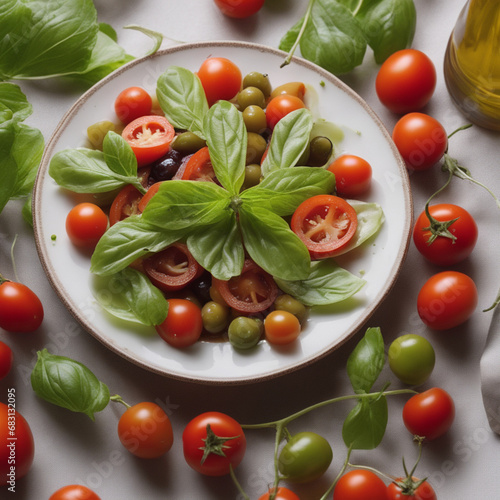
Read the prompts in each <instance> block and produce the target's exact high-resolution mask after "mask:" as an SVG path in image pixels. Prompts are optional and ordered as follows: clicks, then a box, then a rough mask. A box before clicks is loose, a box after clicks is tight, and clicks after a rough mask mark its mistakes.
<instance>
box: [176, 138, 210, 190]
mask: <svg viewBox="0 0 500 500" xmlns="http://www.w3.org/2000/svg"><path fill="white" fill-rule="evenodd" d="M182 180H185V181H208V182H215V172H214V167H212V162H211V161H210V153H209V152H208V146H205V147H204V148H201V149H200V150H198V151H197V152H196V153H194V154H193V156H191V158H189V161H188V162H187V163H186V168H185V169H184V172H183V174H182Z"/></svg>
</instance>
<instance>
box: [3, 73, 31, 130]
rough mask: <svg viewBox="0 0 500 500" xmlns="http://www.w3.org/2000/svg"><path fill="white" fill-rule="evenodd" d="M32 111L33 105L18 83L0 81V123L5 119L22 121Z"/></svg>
mask: <svg viewBox="0 0 500 500" xmlns="http://www.w3.org/2000/svg"><path fill="white" fill-rule="evenodd" d="M32 112H33V107H32V106H31V104H30V103H29V102H28V99H27V98H26V96H25V95H24V94H23V92H22V91H21V89H20V87H19V86H18V85H14V84H13V83H6V82H3V83H0V123H3V122H5V121H7V120H10V119H12V120H19V121H23V120H25V119H26V118H28V116H30V115H31V113H32Z"/></svg>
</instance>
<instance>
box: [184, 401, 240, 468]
mask: <svg viewBox="0 0 500 500" xmlns="http://www.w3.org/2000/svg"><path fill="white" fill-rule="evenodd" d="M207 424H210V428H211V429H212V431H213V432H214V434H216V435H217V436H219V437H223V438H229V437H230V438H234V439H228V440H227V441H226V442H225V445H226V446H227V448H225V449H224V453H225V455H226V456H225V457H222V456H219V455H216V454H214V453H210V454H209V455H208V456H207V457H206V459H205V461H204V462H203V463H201V459H202V457H203V448H204V445H205V443H204V441H203V439H205V438H206V437H207ZM182 444H183V450H184V458H185V459H186V462H187V463H188V465H189V466H190V467H191V468H193V469H194V470H195V471H197V472H199V473H200V474H204V475H206V476H225V475H226V474H229V467H230V465H231V466H232V467H233V469H235V468H236V467H237V466H238V465H239V464H240V463H241V461H242V460H243V457H244V455H245V451H246V444H247V443H246V437H245V433H244V432H243V429H242V428H241V425H240V424H239V423H238V422H237V421H236V420H234V419H233V418H232V417H230V416H229V415H226V414H224V413H220V412H215V411H210V412H205V413H202V414H200V415H198V416H197V417H195V418H193V419H192V420H191V421H190V422H189V423H188V424H187V426H186V427H185V429H184V432H183V433H182Z"/></svg>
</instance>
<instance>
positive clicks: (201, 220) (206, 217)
mask: <svg viewBox="0 0 500 500" xmlns="http://www.w3.org/2000/svg"><path fill="white" fill-rule="evenodd" d="M230 201H231V200H230V198H229V194H228V192H227V191H226V190H225V189H223V188H221V187H220V186H218V185H217V184H215V183H214V182H199V181H177V180H172V181H168V182H163V183H162V184H161V186H160V188H159V189H158V192H157V193H156V194H155V196H154V197H153V198H152V199H151V201H150V202H149V203H148V205H147V206H146V208H145V209H144V212H143V214H142V216H143V218H144V220H145V221H147V222H150V223H152V224H154V225H156V226H157V227H162V228H165V229H167V230H168V231H176V230H187V231H189V230H191V229H194V228H196V227H200V226H206V225H209V224H214V223H216V222H218V221H219V220H221V219H222V218H223V214H224V211H225V210H226V208H227V207H228V206H229V203H230Z"/></svg>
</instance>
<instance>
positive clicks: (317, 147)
mask: <svg viewBox="0 0 500 500" xmlns="http://www.w3.org/2000/svg"><path fill="white" fill-rule="evenodd" d="M332 151H333V144H332V141H331V140H330V139H328V137H323V136H318V137H314V139H312V140H311V143H310V144H309V159H308V160H307V164H308V165H309V166H310V167H321V166H323V165H324V164H325V163H326V162H327V161H328V160H329V158H330V156H331V155H332Z"/></svg>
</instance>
